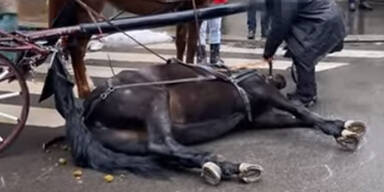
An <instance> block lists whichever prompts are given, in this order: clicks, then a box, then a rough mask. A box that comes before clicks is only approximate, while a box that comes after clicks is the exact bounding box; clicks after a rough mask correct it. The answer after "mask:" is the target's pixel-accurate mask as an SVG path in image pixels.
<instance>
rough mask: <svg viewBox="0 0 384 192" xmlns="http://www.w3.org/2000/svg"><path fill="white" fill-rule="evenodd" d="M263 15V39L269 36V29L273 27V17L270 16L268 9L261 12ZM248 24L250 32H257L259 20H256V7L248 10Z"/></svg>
mask: <svg viewBox="0 0 384 192" xmlns="http://www.w3.org/2000/svg"><path fill="white" fill-rule="evenodd" d="M260 15H261V20H260V23H261V35H262V36H263V37H265V36H267V35H268V32H269V30H270V29H269V28H270V25H271V16H270V15H269V14H268V12H267V11H266V9H264V10H261V12H260ZM247 24H248V30H253V31H256V26H257V20H256V6H252V5H251V6H250V7H249V8H248V12H247Z"/></svg>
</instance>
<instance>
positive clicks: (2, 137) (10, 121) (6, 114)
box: [0, 53, 29, 152]
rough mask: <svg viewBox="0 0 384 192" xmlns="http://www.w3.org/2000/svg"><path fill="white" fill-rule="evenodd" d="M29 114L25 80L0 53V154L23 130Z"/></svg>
mask: <svg viewBox="0 0 384 192" xmlns="http://www.w3.org/2000/svg"><path fill="white" fill-rule="evenodd" d="M28 112H29V91H28V87H27V84H26V82H25V78H24V77H23V75H22V74H21V73H20V71H19V70H18V69H17V67H16V66H15V65H14V64H13V63H12V62H10V61H9V60H8V59H7V58H6V57H4V56H3V55H2V54H1V53H0V152H2V151H3V150H4V149H6V148H7V147H8V146H9V145H10V144H11V143H12V142H13V141H14V140H15V139H16V138H17V136H18V135H19V134H20V132H21V131H22V130H23V128H24V126H25V123H26V121H27V117H28Z"/></svg>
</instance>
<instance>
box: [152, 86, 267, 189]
mask: <svg viewBox="0 0 384 192" xmlns="http://www.w3.org/2000/svg"><path fill="white" fill-rule="evenodd" d="M153 95H156V97H155V98H154V99H153V100H152V102H151V104H150V105H151V107H150V108H151V110H150V111H148V112H147V113H145V114H146V117H147V118H146V126H147V133H148V151H149V152H150V153H153V154H156V155H160V156H163V157H166V158H169V159H170V160H171V161H175V162H177V163H179V165H181V166H183V167H185V168H200V169H201V170H202V175H203V177H204V179H205V181H206V182H208V183H209V184H212V185H217V184H219V183H220V181H221V179H229V178H232V177H233V176H238V177H239V178H240V179H242V180H243V181H244V182H254V181H257V180H259V178H260V175H261V171H262V169H261V168H260V166H258V165H253V164H244V163H242V164H235V163H231V162H227V161H220V160H219V158H218V157H217V156H215V155H212V154H210V153H207V152H202V151H198V150H194V149H191V148H188V147H186V146H183V145H182V144H180V143H178V142H177V141H176V140H175V139H174V138H173V135H172V132H171V126H172V125H171V119H170V116H169V108H168V107H169V105H168V103H169V102H168V93H167V92H166V91H161V92H158V93H157V94H153Z"/></svg>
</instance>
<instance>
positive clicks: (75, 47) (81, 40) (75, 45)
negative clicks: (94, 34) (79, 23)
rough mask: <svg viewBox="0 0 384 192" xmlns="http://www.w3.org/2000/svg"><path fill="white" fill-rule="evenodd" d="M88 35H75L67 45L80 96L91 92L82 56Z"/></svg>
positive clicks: (86, 95)
mask: <svg viewBox="0 0 384 192" xmlns="http://www.w3.org/2000/svg"><path fill="white" fill-rule="evenodd" d="M88 40H89V37H77V38H76V39H74V40H73V41H72V42H71V43H70V44H71V45H69V48H68V49H69V52H70V55H71V58H72V67H73V71H74V74H75V80H76V85H77V90H78V93H79V97H80V98H87V97H88V96H89V95H90V93H91V88H90V86H89V83H88V82H89V80H90V78H88V77H87V73H86V67H85V62H84V56H85V53H86V46H87V43H88Z"/></svg>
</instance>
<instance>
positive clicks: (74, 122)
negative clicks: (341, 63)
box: [42, 55, 366, 185]
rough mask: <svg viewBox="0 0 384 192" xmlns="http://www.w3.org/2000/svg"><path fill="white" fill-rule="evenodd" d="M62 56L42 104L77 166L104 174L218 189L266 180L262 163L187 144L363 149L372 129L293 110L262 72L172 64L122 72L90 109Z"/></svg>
mask: <svg viewBox="0 0 384 192" xmlns="http://www.w3.org/2000/svg"><path fill="white" fill-rule="evenodd" d="M68 77H69V76H68V74H67V72H66V71H65V67H63V64H62V62H61V59H60V57H59V56H58V55H56V56H55V62H54V63H53V65H52V68H51V69H50V71H49V73H48V76H47V80H46V85H45V87H44V90H43V94H42V99H44V98H47V97H48V96H50V95H52V94H54V96H55V102H56V107H57V109H58V111H59V113H60V114H61V115H62V116H63V117H64V118H65V119H66V129H67V135H66V136H67V140H68V142H69V145H70V147H71V149H72V150H71V151H72V155H73V158H74V161H75V163H76V164H77V165H78V166H82V167H87V168H91V169H96V170H99V171H103V172H114V171H120V170H128V171H131V172H133V173H139V174H146V175H152V174H155V173H156V171H158V170H161V169H162V168H164V167H170V166H177V167H181V168H185V169H198V170H200V171H201V173H202V176H203V178H204V179H205V181H207V182H208V183H210V184H212V185H216V184H219V183H220V181H221V180H226V179H232V178H238V179H239V180H240V181H243V182H245V183H250V182H255V181H258V180H259V179H260V178H261V174H262V168H261V166H259V165H256V164H248V163H233V162H230V161H227V160H223V159H222V158H220V157H219V156H218V155H215V154H213V153H210V152H203V151H199V150H196V149H193V148H190V147H187V145H192V144H195V143H200V142H205V141H209V140H213V139H217V138H219V137H220V136H222V135H224V134H226V133H228V132H230V131H233V130H240V129H257V128H292V127H305V128H310V129H313V130H319V131H322V132H323V133H324V134H325V135H328V136H331V137H334V138H335V140H336V141H337V143H339V144H340V145H341V146H343V147H345V148H347V149H349V150H356V149H357V148H358V145H359V142H360V141H361V139H362V137H363V135H364V133H365V131H366V128H365V125H364V123H362V122H359V121H343V120H330V119H326V118H324V117H321V116H319V115H317V114H315V113H313V112H310V111H309V110H307V109H306V108H304V107H301V106H296V105H293V104H292V103H291V102H290V101H289V100H287V99H286V98H285V97H284V96H283V95H282V94H281V93H280V92H279V90H278V89H277V88H276V87H274V86H273V85H272V84H270V83H268V81H266V79H265V78H264V76H262V75H261V74H260V73H259V72H258V71H256V70H251V71H246V72H242V73H235V74H233V75H226V74H223V73H217V72H216V71H215V70H213V69H211V68H204V67H196V66H193V67H192V66H189V65H185V64H180V63H178V62H177V61H176V60H170V61H169V62H168V63H167V64H164V65H158V66H151V67H146V68H142V69H138V70H136V71H122V72H121V73H119V74H117V75H116V76H114V77H112V78H110V79H109V80H108V81H107V82H106V83H105V84H104V85H102V86H99V87H97V88H96V89H95V90H94V91H93V92H92V94H91V96H90V97H89V98H88V99H86V100H85V101H84V102H81V101H80V100H78V99H75V98H74V96H73V92H72V88H73V84H72V83H71V81H70V80H69V79H68Z"/></svg>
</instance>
